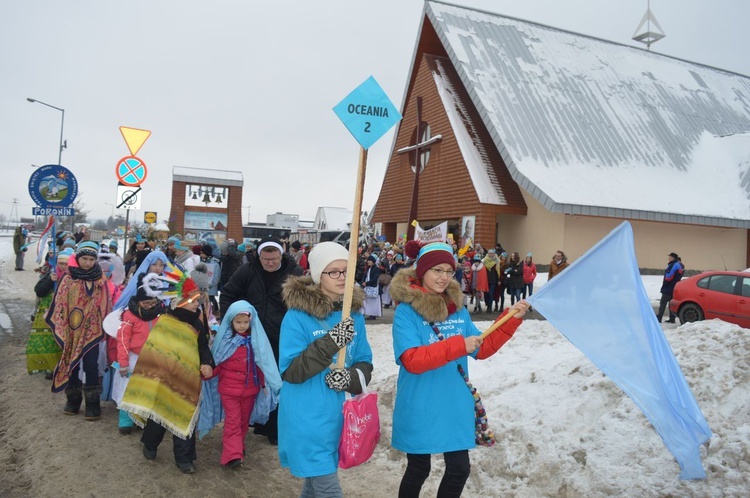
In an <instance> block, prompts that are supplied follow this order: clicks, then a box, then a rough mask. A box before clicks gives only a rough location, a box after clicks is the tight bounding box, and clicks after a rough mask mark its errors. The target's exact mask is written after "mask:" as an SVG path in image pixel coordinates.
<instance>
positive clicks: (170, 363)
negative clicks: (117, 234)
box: [119, 273, 214, 474]
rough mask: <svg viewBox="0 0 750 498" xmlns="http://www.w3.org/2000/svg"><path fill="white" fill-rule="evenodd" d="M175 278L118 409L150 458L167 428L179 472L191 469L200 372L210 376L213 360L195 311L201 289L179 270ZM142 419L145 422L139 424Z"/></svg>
mask: <svg viewBox="0 0 750 498" xmlns="http://www.w3.org/2000/svg"><path fill="white" fill-rule="evenodd" d="M167 276H168V277H169V278H171V279H174V278H175V277H179V282H178V285H177V296H176V298H175V299H174V300H173V301H172V306H173V308H172V309H170V310H168V311H167V313H165V314H163V315H161V316H160V317H159V319H158V320H157V321H156V323H155V324H154V327H153V328H152V329H151V332H150V333H149V336H148V339H147V340H146V343H145V344H144V345H143V347H142V348H141V352H140V354H139V355H138V363H136V365H135V368H134V369H133V373H132V374H131V376H130V380H129V381H128V385H127V387H126V388H125V393H124V394H123V396H122V400H121V401H120V405H119V407H120V409H121V410H125V411H127V412H128V413H130V414H132V415H134V419H135V423H136V424H138V425H139V426H144V430H143V436H142V437H141V443H143V456H145V457H146V459H147V460H154V459H155V458H156V452H157V449H158V448H159V444H160V443H161V442H162V440H163V439H164V434H165V433H166V431H167V430H169V431H170V432H171V433H172V435H173V436H172V446H173V451H174V459H175V463H176V464H177V467H178V468H179V469H180V470H181V471H182V472H183V473H185V474H192V473H194V472H195V471H196V468H195V464H194V463H193V462H194V461H195V460H196V458H197V455H196V452H195V426H196V422H197V419H198V413H199V410H198V405H199V402H200V399H201V388H202V382H201V377H203V378H210V377H211V375H212V368H213V366H214V361H213V358H212V356H211V350H210V348H209V347H208V331H207V330H206V329H205V328H204V326H203V324H202V323H201V320H200V319H199V316H200V310H199V307H200V301H201V294H202V292H201V291H200V290H199V289H198V287H197V286H196V285H195V282H193V280H192V279H190V278H185V277H186V276H185V275H175V274H171V273H170V274H168V275H167ZM144 420H146V421H145V423H144Z"/></svg>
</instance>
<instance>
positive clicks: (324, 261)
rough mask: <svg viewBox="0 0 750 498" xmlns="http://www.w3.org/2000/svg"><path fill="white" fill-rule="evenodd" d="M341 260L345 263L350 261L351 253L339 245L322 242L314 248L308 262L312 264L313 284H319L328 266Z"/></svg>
mask: <svg viewBox="0 0 750 498" xmlns="http://www.w3.org/2000/svg"><path fill="white" fill-rule="evenodd" d="M340 259H343V260H344V261H348V260H349V251H347V250H346V248H345V247H344V246H342V245H341V244H337V243H336V242H321V243H320V244H317V245H316V246H315V247H313V249H312V251H310V255H309V256H308V257H307V261H308V263H310V276H311V277H312V279H313V282H315V283H316V284H319V283H320V274H321V273H323V270H325V269H326V266H328V265H330V264H331V263H332V262H333V261H338V260H340Z"/></svg>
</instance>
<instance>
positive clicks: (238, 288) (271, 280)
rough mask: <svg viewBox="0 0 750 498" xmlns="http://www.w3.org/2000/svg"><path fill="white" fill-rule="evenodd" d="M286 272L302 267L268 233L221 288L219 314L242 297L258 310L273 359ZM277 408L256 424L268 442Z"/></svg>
mask: <svg viewBox="0 0 750 498" xmlns="http://www.w3.org/2000/svg"><path fill="white" fill-rule="evenodd" d="M290 275H302V269H301V268H300V267H299V266H298V265H297V263H296V262H295V261H294V258H293V257H292V256H290V255H289V254H284V250H283V246H282V245H281V242H280V241H279V240H278V239H277V238H275V237H268V238H265V239H263V240H261V241H260V243H259V244H258V252H257V256H256V257H254V258H251V259H250V261H249V262H247V263H245V264H243V265H242V266H240V267H239V268H238V269H237V271H235V272H234V274H233V275H232V276H231V278H230V279H229V281H228V282H227V283H226V284H225V285H224V287H223V288H222V290H221V295H220V298H219V307H220V308H221V315H222V316H224V314H225V313H226V312H227V310H228V309H229V306H231V305H232V303H234V302H235V301H239V300H242V299H244V300H245V301H247V302H249V303H250V304H252V305H253V306H254V307H255V309H256V310H257V311H258V318H259V319H260V322H261V323H262V324H263V328H264V329H265V331H266V335H268V340H269V342H270V343H271V348H272V349H273V354H274V356H275V357H276V362H277V363H278V361H279V337H280V333H281V322H282V320H283V319H284V315H285V314H286V311H287V308H286V304H284V301H283V299H282V296H281V286H282V285H283V284H284V282H285V281H286V279H287V278H288V277H289V276H290ZM277 414H278V412H277V410H274V411H272V412H271V414H270V416H269V419H268V423H266V424H265V425H263V426H256V428H255V432H256V434H264V435H266V436H267V437H268V441H269V442H270V443H271V444H274V445H275V444H277V442H278V427H277Z"/></svg>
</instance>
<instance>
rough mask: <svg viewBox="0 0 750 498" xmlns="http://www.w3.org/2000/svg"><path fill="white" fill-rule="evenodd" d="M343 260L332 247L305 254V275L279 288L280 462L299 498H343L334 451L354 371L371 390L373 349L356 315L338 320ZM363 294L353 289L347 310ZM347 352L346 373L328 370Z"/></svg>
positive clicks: (357, 388)
mask: <svg viewBox="0 0 750 498" xmlns="http://www.w3.org/2000/svg"><path fill="white" fill-rule="evenodd" d="M348 257H349V254H348V252H347V250H346V249H344V247H342V246H341V245H339V244H337V243H335V242H323V243H320V244H318V245H316V246H315V248H313V250H312V251H311V252H310V255H309V258H308V261H309V264H310V276H308V277H290V278H289V279H288V280H287V281H286V283H285V284H284V288H283V297H284V302H285V303H286V305H287V307H288V308H289V311H287V313H286V316H285V317H284V321H283V322H282V324H281V340H280V345H279V370H280V371H281V377H282V379H283V384H282V387H281V394H280V396H279V399H280V403H279V459H280V460H281V465H282V466H283V467H289V469H290V470H291V472H292V474H293V475H295V476H297V477H302V478H304V479H305V482H304V484H303V487H302V494H301V496H303V497H306V498H307V497H315V496H318V497H322V496H325V497H341V496H343V495H342V491H341V485H340V483H339V478H338V460H339V454H338V447H339V439H340V438H341V429H342V426H343V423H344V418H343V414H342V406H343V404H344V398H345V394H344V392H345V391H346V392H349V393H351V394H359V393H361V392H362V386H361V385H360V380H359V373H358V372H357V370H359V371H360V372H361V373H362V374H363V376H364V379H365V383H369V381H370V377H371V375H372V350H371V349H370V344H369V343H368V342H367V335H366V333H365V321H364V317H363V316H362V314H361V313H353V314H352V316H351V317H349V318H347V319H346V320H343V321H342V320H341V307H342V299H343V296H344V287H345V281H346V265H347V260H348ZM363 300H364V293H363V291H362V290H361V289H359V288H356V287H355V289H354V296H353V302H352V310H358V309H360V308H361V307H362V302H363ZM344 346H346V362H345V367H344V368H341V369H338V368H333V369H332V368H331V365H332V364H335V363H336V361H337V358H338V354H339V349H341V348H342V347H344Z"/></svg>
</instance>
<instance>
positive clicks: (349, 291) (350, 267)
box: [336, 147, 367, 368]
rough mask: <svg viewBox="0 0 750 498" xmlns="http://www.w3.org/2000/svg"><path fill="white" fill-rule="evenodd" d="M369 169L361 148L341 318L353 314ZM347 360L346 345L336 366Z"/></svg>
mask: <svg viewBox="0 0 750 498" xmlns="http://www.w3.org/2000/svg"><path fill="white" fill-rule="evenodd" d="M366 170H367V149H365V148H364V147H360V148H359V167H358V168H357V187H356V189H355V191H354V210H353V212H352V225H351V229H350V234H351V235H350V236H349V261H348V262H347V264H346V287H345V288H344V304H343V307H342V310H341V320H344V319H346V318H349V317H350V316H351V314H352V298H353V297H354V286H355V284H356V282H354V274H355V273H356V271H357V256H358V254H359V252H358V249H359V220H360V217H361V213H362V193H363V191H364V189H365V172H366ZM345 362H346V346H344V347H343V348H341V349H340V350H339V356H338V360H337V361H336V368H344V364H345Z"/></svg>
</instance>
